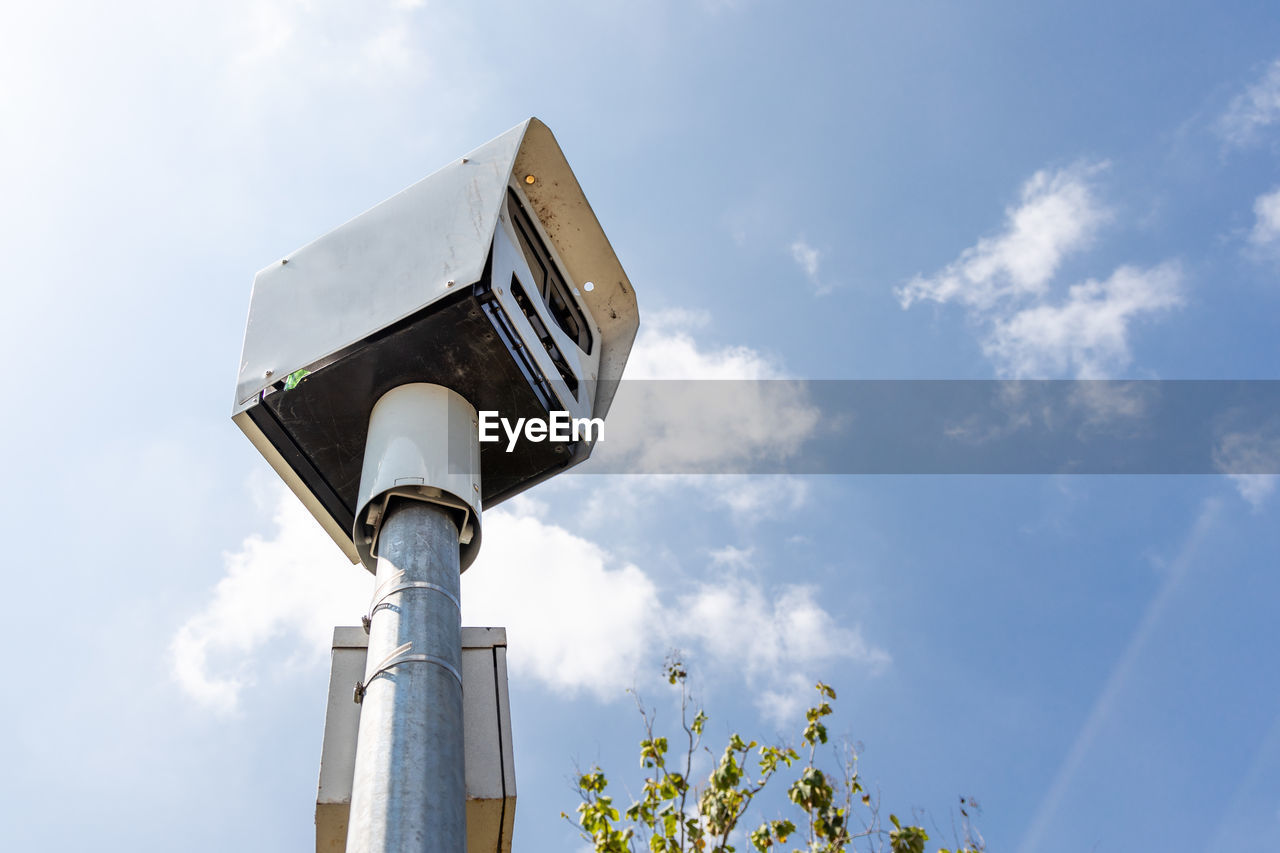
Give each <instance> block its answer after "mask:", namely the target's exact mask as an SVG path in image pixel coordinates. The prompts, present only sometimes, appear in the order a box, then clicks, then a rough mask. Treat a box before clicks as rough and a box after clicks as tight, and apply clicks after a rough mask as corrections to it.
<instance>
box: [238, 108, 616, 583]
mask: <svg viewBox="0 0 1280 853" xmlns="http://www.w3.org/2000/svg"><path fill="white" fill-rule="evenodd" d="M638 326H639V314H638V309H637V306H636V299H635V293H634V291H633V290H632V288H631V282H630V281H629V279H628V278H627V275H626V273H625V272H624V271H623V269H622V265H621V264H620V263H619V261H618V258H617V256H616V255H615V254H614V251H613V248H612V247H611V246H610V244H609V240H608V238H607V237H606V236H605V234H604V231H603V230H602V229H601V227H600V223H599V222H598V221H597V219H596V216H595V213H594V212H593V211H592V209H591V206H590V204H589V203H588V202H587V199H586V196H585V195H584V194H583V192H582V189H581V187H580V186H579V185H578V181H577V179H576V178H575V177H574V174H573V170H572V169H571V168H570V167H569V164H568V162H567V161H566V159H565V157H564V154H563V153H562V152H561V150H560V146H559V145H558V144H557V143H556V140H555V137H554V136H553V135H552V134H551V131H550V130H549V129H548V128H547V126H546V125H545V124H543V123H542V122H540V121H538V120H537V119H536V118H531V119H529V120H528V121H526V122H523V123H522V124H520V125H519V126H517V127H515V128H513V129H512V130H510V131H508V132H506V133H504V134H502V135H501V136H499V137H498V138H496V139H494V140H492V141H491V142H489V143H487V144H485V145H482V146H481V147H479V148H477V149H476V150H475V151H472V152H471V153H469V154H467V155H466V156H464V157H462V158H460V159H458V160H455V161H453V162H452V163H450V164H449V165H447V166H445V167H444V168H443V169H440V170H439V171H438V172H435V173H434V174H432V175H430V176H429V177H427V178H425V179H423V180H422V181H420V182H418V183H416V184H414V185H413V186H411V187H409V188H408V189H406V190H404V191H403V192H401V193H399V194H398V195H395V196H393V197H392V198H390V199H387V200H386V201H384V202H382V203H381V204H378V205H377V206H375V207H373V208H371V209H370V210H368V211H366V212H364V213H362V214H360V215H359V216H357V217H356V218H354V219H352V220H351V221H349V222H347V223H346V224H344V225H341V226H339V227H338V228H335V229H334V230H332V231H330V232H329V233H328V234H325V235H324V236H323V237H320V238H319V239H317V240H315V241H314V242H312V243H310V244H309V245H307V246H304V247H303V248H301V249H299V250H297V251H296V252H293V253H291V254H290V255H288V256H287V257H285V258H283V259H281V260H280V261H278V262H277V263H274V264H272V265H271V266H269V267H267V268H266V269H264V270H262V271H261V272H259V273H258V275H257V276H256V278H255V279H254V284H253V295H252V298H251V301H250V306H249V318H248V323H247V325H246V329H245V338H244V349H243V355H242V357H241V361H240V371H239V376H238V379H237V382H236V396H235V405H234V408H233V411H232V417H233V419H234V420H235V422H236V424H237V425H239V427H240V428H241V429H242V430H243V431H244V433H245V434H246V435H247V436H248V437H249V439H250V440H251V441H252V442H253V444H254V446H255V447H257V449H258V450H259V452H261V453H262V455H263V456H264V457H265V458H266V459H267V461H268V462H269V463H270V464H271V466H272V467H273V468H274V469H275V470H276V472H277V473H278V474H279V475H280V476H281V477H282V478H283V479H284V481H285V482H286V483H287V484H288V485H289V487H290V488H291V489H292V490H293V492H294V493H295V494H296V495H297V496H298V497H299V498H300V499H301V500H302V502H303V503H304V504H305V505H306V506H307V508H308V509H309V510H310V512H311V513H312V515H314V516H315V517H316V519H317V520H318V521H319V522H320V524H321V525H322V526H323V527H324V529H325V530H326V531H327V532H328V533H329V535H330V536H331V537H332V538H333V540H334V541H335V542H336V543H337V544H338V546H339V547H340V548H342V550H343V552H344V553H345V554H346V555H347V557H348V558H349V559H351V560H352V562H356V561H358V560H360V561H363V562H364V563H365V565H366V566H367V567H370V568H372V566H371V563H370V556H369V548H368V545H369V543H370V542H371V541H372V535H373V532H374V531H373V530H371V529H370V526H369V525H368V524H367V523H366V522H367V521H368V519H367V515H368V511H369V507H368V506H365V505H362V500H363V501H364V503H365V504H367V503H368V501H367V496H366V498H362V496H361V494H360V492H361V489H360V482H361V473H362V466H363V464H364V457H365V445H366V439H367V435H368V428H369V422H370V414H371V413H372V411H373V408H374V405H375V404H376V403H378V401H379V400H380V399H381V398H382V397H383V395H385V394H386V393H387V392H388V391H391V390H392V389H395V388H398V387H400V386H404V385H407V384H411V383H428V384H432V385H437V386H441V387H443V388H445V389H448V390H449V391H451V392H454V393H455V394H457V395H459V396H461V397H462V398H463V399H464V400H465V401H466V403H469V404H470V406H471V407H473V408H474V409H475V410H479V411H485V410H492V411H497V412H499V413H501V415H502V416H503V417H505V418H510V419H513V420H514V419H515V418H519V417H525V418H529V417H537V418H547V417H548V416H549V415H550V413H551V412H554V411H565V412H568V413H569V415H570V416H572V417H574V418H602V417H604V415H605V413H606V412H607V411H608V410H609V405H610V403H611V402H612V399H613V393H614V390H615V389H616V387H617V381H618V380H619V379H620V378H621V376H622V370H623V366H624V364H625V363H626V360H627V355H628V353H629V352H630V350H631V345H632V342H633V340H634V339H635V335H636V330H637V328H638ZM456 422H458V421H457V420H456V419H455V418H453V417H452V416H451V418H450V420H449V423H450V425H451V427H450V428H451V429H452V428H453V426H452V425H453V424H455V423H456ZM471 428H472V429H474V428H475V424H474V423H472V425H471ZM441 440H442V441H444V440H445V437H444V436H442V437H441ZM591 449H592V447H591V440H590V439H584V440H581V441H577V442H571V443H551V442H542V443H533V442H527V441H525V442H519V443H518V445H517V446H516V447H515V449H514V450H512V451H510V452H508V450H507V445H506V443H505V442H498V443H493V444H483V445H481V452H480V468H481V471H482V472H483V476H482V477H480V476H479V472H453V473H455V474H458V473H460V474H472V475H474V477H473V479H470V480H469V479H467V478H466V477H463V478H461V479H459V480H457V482H464V483H466V482H472V483H473V487H472V488H471V489H464V488H462V487H461V486H459V487H458V488H457V491H466V492H468V493H466V494H451V493H447V492H448V490H447V489H446V493H442V495H441V496H442V497H443V498H444V499H443V500H441V501H440V503H442V504H444V505H455V506H459V512H460V520H459V529H460V530H462V531H463V536H462V539H463V550H462V564H463V567H465V566H466V565H468V564H469V563H470V562H471V560H472V559H474V556H475V553H476V550H477V548H478V546H479V519H480V510H481V508H482V507H489V506H493V505H495V504H497V503H499V502H500V501H503V500H505V499H506V498H509V497H511V496H512V495H515V494H517V493H519V492H521V491H523V490H524V489H527V488H529V487H530V486H532V485H534V484H536V483H539V482H541V481H542V480H545V479H547V478H548V477H551V476H553V475H555V474H557V473H560V472H562V471H564V470H566V469H568V468H571V467H572V466H574V465H577V464H579V463H581V462H583V461H585V460H586V459H587V457H588V456H589V455H590V454H591ZM397 485H403V486H404V487H405V488H408V489H412V488H414V487H415V484H414V483H412V482H410V483H405V484H397ZM421 488H422V489H423V490H424V494H426V491H429V488H430V487H429V485H428V486H423V487H421ZM437 491H439V490H438V489H437ZM429 497H430V496H429V495H428V496H427V498H428V499H429ZM358 522H359V523H358ZM468 524H469V525H470V528H471V529H470V531H468V530H466V526H467V525H468ZM361 546H363V547H361Z"/></svg>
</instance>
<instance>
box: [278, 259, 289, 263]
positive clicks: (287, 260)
mask: <svg viewBox="0 0 1280 853" xmlns="http://www.w3.org/2000/svg"><path fill="white" fill-rule="evenodd" d="M280 263H282V264H287V263H289V259H288V258H281V259H280Z"/></svg>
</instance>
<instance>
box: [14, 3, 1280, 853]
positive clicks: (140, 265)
mask: <svg viewBox="0 0 1280 853" xmlns="http://www.w3.org/2000/svg"><path fill="white" fill-rule="evenodd" d="M530 115H537V116H538V117H540V118H541V119H543V120H544V121H546V122H547V123H548V125H549V126H550V127H551V128H552V130H553V131H554V132H555V133H556V135H557V138H558V139H559V141H560V144H561V146H562V148H563V149H564V151H565V153H566V155H567V157H568V159H569V161H570V163H571V164H572V165H573V167H574V169H575V171H576V173H577V175H578V177H579V179H580V181H581V183H582V185H583V187H584V189H585V190H586V193H587V195H588V197H589V198H590V200H591V202H592V205H593V207H594V208H595V210H596V212H597V214H598V216H599V219H600V221H601V222H602V223H603V225H604V227H605V229H606V231H607V233H608V234H609V236H610V238H611V240H612V242H613V245H614V247H615V249H616V250H617V253H618V255H619V257H620V258H621V260H622V262H623V264H624V266H625V267H626V269H627V271H628V273H629V275H630V278H631V280H632V282H633V283H634V284H635V287H636V290H637V294H638V297H639V301H640V306H641V311H642V332H641V337H640V339H639V340H638V342H637V349H636V353H635V355H634V358H633V362H632V364H631V367H630V368H629V373H628V376H649V377H674V378H701V377H728V378H761V377H773V376H793V377H802V378H860V379H861V378H932V379H952V378H966V379H972V378H977V379H986V378H998V377H1044V378H1077V377H1082V378H1100V377H1109V378H1160V379H1183V378H1206V379H1214V378H1261V379H1269V378H1276V376H1277V367H1278V365H1277V348H1276V341H1277V340H1280V18H1278V17H1277V16H1276V15H1275V14H1274V11H1273V10H1272V9H1271V8H1270V7H1269V6H1268V4H1263V3H1244V2H1239V3H1232V2H1215V3H1212V4H1210V3H1193V2H1185V3H1180V4H1178V5H1177V7H1176V8H1172V7H1170V6H1169V5H1168V4H1156V3H1151V2H1132V3H1124V4H1115V3H1088V2H1076V3H1035V4H1029V3H1013V2H1006V3H994V2H992V3H949V2H930V3H925V2H896V3H891V4H890V3H881V4H875V3H847V4H800V3H793V4H781V3H768V2H762V1H761V2H751V0H740V2H732V0H725V2H712V0H706V2H689V3H673V2H659V1H657V0H655V2H639V3H627V4H618V3H611V2H596V3H565V4H559V5H556V6H551V7H548V6H543V5H540V4H518V3H499V2H480V3H474V4H445V3H435V2H426V3H422V2H414V1H413V0H401V2H393V3H383V2H371V3H365V4H359V5H356V4H341V3H335V2H329V0H312V2H293V1H292V0H257V2H247V0H229V2H222V3H217V4H173V3H161V2H133V0H130V2H124V3H117V4H113V5H111V6H110V7H105V6H99V5H96V4H86V3H58V2H48V3H41V4H19V3H12V2H10V3H5V4H3V5H0V188H2V189H3V192H0V226H2V227H0V235H3V236H0V242H2V245H3V252H2V253H0V258H2V259H3V260H0V270H2V272H0V281H2V283H3V291H4V295H5V301H6V307H5V310H4V311H3V312H2V313H0V317H2V318H3V323H4V334H3V335H0V348H2V349H0V352H2V353H3V357H4V362H5V364H6V365H8V369H7V370H6V371H5V379H4V382H5V398H6V399H7V400H8V401H9V405H8V411H9V412H10V415H9V417H7V418H5V419H3V421H0V437H3V442H4V446H5V447H7V448H9V454H8V463H7V466H6V470H7V474H8V476H7V482H8V484H9V487H8V488H7V489H5V490H4V493H3V496H2V497H0V502H2V506H3V510H4V512H3V518H4V519H5V534H6V535H5V539H6V541H7V543H8V548H9V551H8V557H9V559H8V561H7V562H8V569H7V571H6V572H5V573H4V591H5V593H4V600H5V601H6V602H7V604H8V607H7V608H6V614H7V620H8V622H7V626H8V633H7V636H8V637H9V648H10V650H11V652H12V657H11V663H10V672H9V677H8V678H7V679H6V681H7V687H6V688H5V690H4V697H5V701H4V702H3V703H0V723H2V724H3V729H4V731H6V732H7V733H8V735H7V736H6V737H5V738H3V739H0V758H2V759H3V761H4V764H5V766H6V773H5V774H3V778H0V803H3V805H2V806H0V816H2V817H3V819H2V820H0V846H4V847H5V848H6V849H24V848H33V849H47V850H70V849H80V848H83V847H86V846H90V845H93V846H96V847H97V848H98V849H104V850H116V849H121V850H123V849H129V850H132V851H169V850H174V849H183V850H190V851H203V850H210V851H212V850H223V849H228V848H232V847H234V848H236V849H262V850H304V849H309V848H310V846H311V845H312V843H313V842H312V809H313V807H314V794H315V780H316V772H317V767H318V761H319V747H320V733H321V725H322V720H323V703H324V694H325V690H326V679H327V664H326V661H327V648H328V647H327V639H328V636H329V632H330V630H331V627H332V626H333V625H334V624H339V623H342V624H352V623H354V622H355V621H356V620H357V619H358V617H359V615H360V614H361V613H362V612H363V610H364V607H365V603H366V598H367V594H368V591H369V583H368V580H367V578H366V577H365V576H364V575H363V573H362V572H361V571H360V570H359V569H356V568H352V567H350V566H348V565H346V564H345V562H344V561H343V559H342V558H341V556H340V554H339V553H338V551H337V550H336V549H335V548H334V547H333V545H332V544H331V543H330V542H329V541H328V540H327V538H326V537H325V536H324V534H323V533H321V532H320V531H319V529H318V527H316V526H315V525H314V523H312V522H311V521H310V520H309V518H308V517H307V516H306V515H305V513H304V512H303V511H301V510H300V509H299V508H298V506H297V505H296V502H294V501H293V499H292V498H288V497H286V496H284V495H283V494H282V493H281V490H280V488H279V487H278V486H277V485H276V484H275V482H274V475H273V474H272V473H271V472H270V470H269V469H268V467H267V466H266V465H265V463H264V462H263V461H262V460H261V459H260V458H259V457H258V456H257V454H256V452H255V451H254V450H253V449H252V448H251V447H250V445H249V444H248V442H247V441H245V440H244V438H243V436H242V435H241V434H240V433H239V431H238V430H237V429H236V428H235V427H234V426H233V425H232V423H231V422H230V419H229V412H230V407H231V397H232V386H233V381H234V376H235V367H236V362H237V358H238V354H239V351H240V342H241V338H242V335H243V324H244V317H245V312H246V308H247V305H248V297H249V287H250V283H251V280H252V276H253V274H254V272H255V271H257V270H259V269H261V268H262V267H264V266H266V265H267V264H268V263H270V262H272V261H273V260H275V259H277V258H279V257H280V256H282V255H283V254H285V253H287V252H289V251H291V250H293V249H295V248H297V247H298V246H301V245H303V244H304V243H306V242H308V241H309V240H311V239H313V238H314V237H316V236H318V235H319V234H321V233H323V232H324V231H326V230H328V229H329V228H331V227H333V226H335V225H337V224H339V223H341V222H343V221H345V220H346V219H348V218H349V217H351V216H352V215H354V214H355V213H357V212H359V211H361V210H363V209H365V208H367V207H368V206H370V205H372V204H374V203H376V202H378V201H380V200H381V199H383V198H385V197H387V196H389V195H391V194H392V193H394V192H396V191H398V190H400V189H402V188H403V187H405V186H407V185H409V184H410V183H412V182H414V181H416V180H417V179H419V178H421V177H423V176H424V175H426V174H428V173H429V172H431V171H434V170H435V169H436V168H438V167H439V166H441V165H442V164H444V163H446V162H448V161H449V160H451V159H452V158H455V157H457V156H459V155H461V154H463V153H465V152H466V151H468V150H470V149H471V148H474V147H475V146H477V145H479V144H480V143H482V142H484V141H486V140H488V139H490V138H492V137H494V136H496V135H497V134H499V133H501V132H503V131H505V130H507V129H508V128H510V127H512V126H514V125H515V124H517V123H518V122H519V121H521V120H523V119H524V118H526V117H528V116H530ZM1278 502H1280V496H1277V495H1275V494H1274V480H1269V479H1259V478H1253V479H1240V478H1236V479H1231V478H1227V477H1210V476H1200V477H1190V476H1189V477H1075V478H1072V477H1049V476H1043V477H1035V476H1023V477H994V476H990V477H834V476H829V477H810V478H799V477H772V478H769V477H751V478H749V477H727V478H681V477H666V478H645V477H640V476H628V477H623V476H620V477H611V478H605V477H571V476H566V477H562V478H560V480H559V481H557V482H553V483H548V484H547V485H545V486H542V487H539V488H538V489H537V490H535V491H533V492H531V493H530V494H529V496H528V498H527V499H521V500H518V501H514V502H512V503H511V504H509V505H504V506H502V507H500V508H496V509H494V510H493V511H492V512H489V513H487V514H486V518H485V524H486V531H485V546H484V550H483V551H482V554H481V557H480V559H479V561H478V562H477V563H476V564H475V566H473V567H472V568H471V569H470V570H469V571H468V572H467V574H466V575H465V576H464V581H463V583H464V587H463V595H464V601H465V609H464V617H465V621H466V622H467V624H499V625H506V626H507V627H508V629H509V637H510V642H511V650H510V655H511V658H510V660H511V686H512V712H513V717H514V727H515V747H516V766H517V773H518V790H519V806H518V810H517V815H518V817H517V826H516V835H515V846H516V849H517V850H518V851H529V853H536V851H560V850H566V849H575V841H574V836H573V833H572V831H571V829H570V828H569V827H567V826H565V825H564V824H563V823H562V822H560V821H559V819H558V814H559V812H560V811H561V810H562V809H571V808H572V806H573V805H574V803H575V800H574V796H573V793H572V791H571V790H570V788H569V785H568V781H567V780H568V779H569V777H570V776H571V775H572V773H573V769H574V767H575V766H580V765H587V764H590V763H592V762H596V761H599V762H601V763H602V764H604V765H605V766H606V767H607V768H610V769H613V771H614V772H615V773H616V774H618V775H619V776H626V775H627V774H628V773H631V772H633V768H634V767H635V764H634V744H635V742H636V740H638V738H639V737H640V734H639V727H638V720H637V718H636V714H635V709H634V703H633V701H632V700H631V698H630V697H629V696H628V695H627V694H626V693H625V692H624V691H625V689H626V688H627V687H632V686H634V687H635V688H637V689H638V690H639V691H640V692H641V694H642V695H644V696H645V697H646V699H648V700H649V701H650V703H651V704H654V705H656V706H658V707H659V708H660V709H661V713H662V714H664V715H665V716H663V717H660V724H661V721H662V720H663V719H665V720H668V721H669V720H670V705H669V702H670V698H671V697H670V696H669V694H668V693H667V692H665V691H664V690H663V688H662V686H661V684H660V682H659V679H658V669H659V665H660V663H661V659H662V657H663V654H664V653H665V651H666V650H667V648H669V647H670V646H672V645H679V646H680V647H681V648H683V649H685V650H686V651H687V653H688V655H689V657H690V660H691V662H692V666H693V673H694V683H695V686H696V688H697V693H698V695H699V696H700V697H701V698H702V699H703V700H704V701H705V703H706V704H707V706H708V708H709V710H710V712H711V715H712V724H711V731H712V732H713V733H714V735H715V736H717V737H718V736H723V735H725V734H727V732H728V731H729V730H730V729H740V730H743V731H750V732H757V733H773V732H777V731H781V729H780V728H779V719H780V718H781V717H782V716H784V715H785V714H786V713H787V711H788V710H789V709H793V708H795V707H797V703H799V702H801V701H803V700H804V699H805V698H807V697H806V696H805V692H806V691H807V689H808V688H807V686H806V685H807V684H809V683H811V682H812V681H813V680H816V679H818V678H822V679H824V680H826V681H829V682H830V683H832V684H833V685H835V686H836V688H837V689H838V690H839V691H840V696H841V701H840V703H839V706H838V714H839V716H838V718H837V721H836V724H835V728H836V730H837V731H841V732H848V734H849V735H850V736H851V737H852V738H853V739H856V740H858V741H860V742H862V743H863V744H864V747H865V748H864V751H863V765H862V769H863V773H864V774H865V775H866V776H867V777H868V778H870V779H873V780H876V781H878V783H879V785H880V787H881V790H882V791H883V795H884V805H885V808H886V809H887V810H895V811H898V812H899V813H906V812H910V810H911V809H913V808H920V809H925V810H927V811H928V812H929V813H930V814H931V815H932V816H933V819H934V820H935V821H936V822H937V824H938V825H939V826H942V827H944V828H945V827H947V826H949V825H950V820H951V816H952V807H953V804H954V803H955V801H956V800H955V798H956V797H957V796H959V795H961V794H964V795H972V796H974V797H976V798H977V799H978V800H979V801H980V802H981V803H982V804H983V806H984V815H983V817H982V819H981V821H980V823H979V825H980V827H981V828H982V830H983V833H984V834H985V836H986V838H987V840H988V842H989V844H990V846H991V849H993V850H996V849H999V850H1012V851H1024V853H1030V851H1076V850H1082V849H1089V850H1095V849H1096V850H1136V849H1173V850H1197V851H1218V850H1228V849H1239V848H1240V847H1242V846H1246V845H1247V846H1251V847H1258V846H1266V844H1267V843H1268V842H1270V841H1271V839H1274V838H1275V837H1276V835H1277V831H1278V830H1280V664H1278V663H1277V660H1278V658H1277V655H1276V653H1275V650H1276V648H1277V641H1278V640H1280V629H1278V628H1277V627H1276V624H1277V623H1276V620H1275V618H1274V612H1275V602H1276V601H1277V597H1278V594H1280V577H1278V576H1277V563H1278V562H1280V561H1278V560H1277V555H1280V525H1277V524H1276V523H1275V518H1276V512H1277V503H1278ZM584 638H585V639H584ZM787 728H788V729H789V728H790V727H787ZM944 835H945V834H944ZM935 838H937V837H936V836H935ZM939 840H940V841H941V843H946V842H948V841H950V839H949V838H946V837H942V838H941V839H939Z"/></svg>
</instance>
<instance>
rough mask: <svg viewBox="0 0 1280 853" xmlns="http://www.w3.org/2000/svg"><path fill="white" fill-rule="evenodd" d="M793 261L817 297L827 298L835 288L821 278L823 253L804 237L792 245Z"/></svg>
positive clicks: (797, 239) (798, 238)
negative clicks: (820, 270)
mask: <svg viewBox="0 0 1280 853" xmlns="http://www.w3.org/2000/svg"><path fill="white" fill-rule="evenodd" d="M791 259H792V260H793V261H795V262H796V265H797V266H799V267H800V270H801V272H803V273H804V276H805V278H807V279H809V284H810V285H812V286H813V293H814V295H815V296H826V295H827V294H828V293H830V292H831V291H832V290H833V289H834V288H833V287H832V286H831V285H830V284H827V283H825V282H823V280H822V278H821V277H820V276H819V269H820V267H821V264H822V253H821V252H819V251H818V250H817V249H815V248H814V247H813V246H810V245H809V244H808V243H807V242H805V239H804V238H803V237H797V238H796V239H795V240H794V241H793V242H792V243H791Z"/></svg>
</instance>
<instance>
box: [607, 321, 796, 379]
mask: <svg viewBox="0 0 1280 853" xmlns="http://www.w3.org/2000/svg"><path fill="white" fill-rule="evenodd" d="M710 322H711V318H710V316H709V315H708V314H706V313H705V312H698V311H688V310H684V309H668V310H666V311H655V312H653V313H651V314H646V315H645V317H644V323H643V324H642V325H641V328H640V334H639V335H637V336H636V342H635V346H633V347H632V349H631V356H630V357H629V358H628V359H627V372H626V379H627V380H633V379H778V378H781V377H782V375H783V374H782V370H781V368H780V367H779V365H778V364H777V363H776V362H775V360H774V359H771V358H769V357H768V356H766V355H764V354H762V353H760V352H759V351H757V350H754V349H752V348H750V347H745V346H724V347H718V348H713V349H711V348H706V347H703V346H702V345H700V344H699V343H698V342H697V341H696V340H695V339H694V337H693V330H695V329H699V328H704V327H706V326H707V325H709V324H710Z"/></svg>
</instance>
